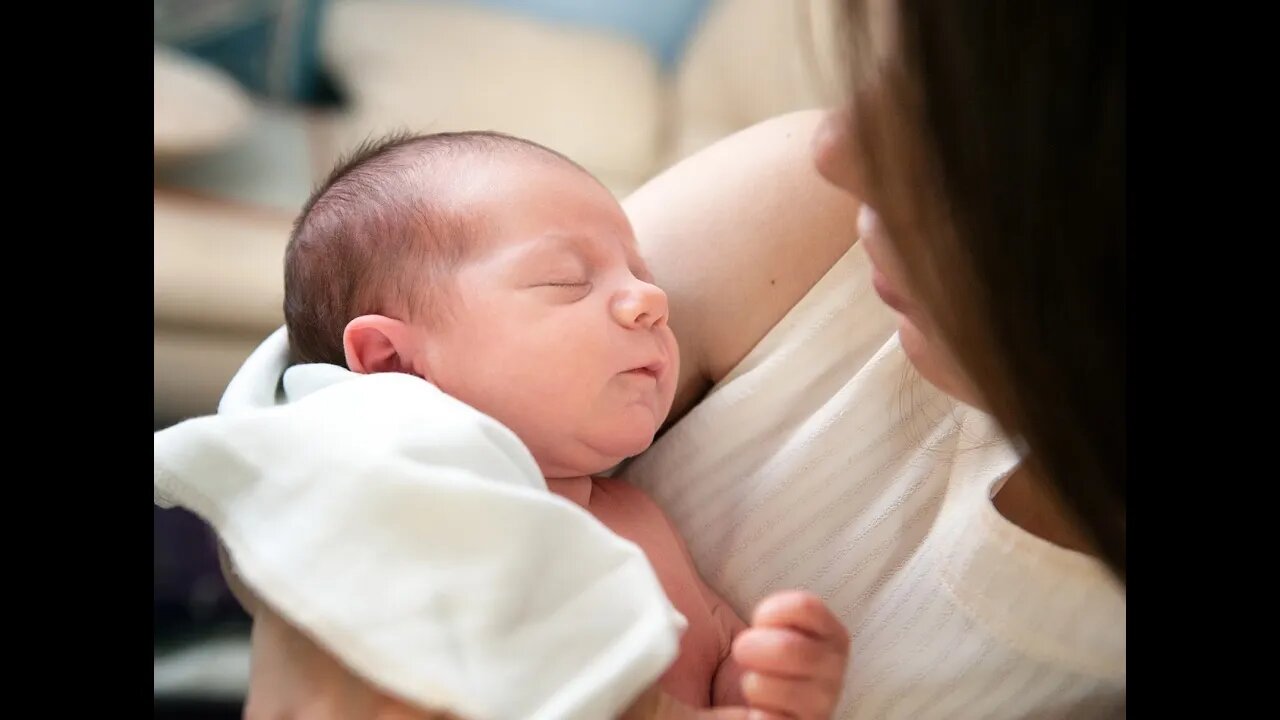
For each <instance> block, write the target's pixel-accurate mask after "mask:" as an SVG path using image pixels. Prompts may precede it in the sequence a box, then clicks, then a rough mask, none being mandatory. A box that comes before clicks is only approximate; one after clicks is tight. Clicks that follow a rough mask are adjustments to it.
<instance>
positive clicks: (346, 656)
mask: <svg viewBox="0 0 1280 720" xmlns="http://www.w3.org/2000/svg"><path fill="white" fill-rule="evenodd" d="M286 350H287V339H286V335H285V333H284V331H283V330H281V331H278V332H276V333H275V334H274V335H272V336H271V337H270V338H269V339H268V340H267V341H266V342H265V343H264V344H263V345H262V346H261V347H259V348H258V350H257V351H255V353H254V354H253V356H252V357H250V359H249V360H248V361H247V362H246V363H245V365H244V367H243V368H242V369H241V370H240V372H239V373H238V374H237V375H236V377H235V379H234V380H233V381H232V382H231V384H230V386H229V387H228V389H227V392H226V395H225V396H224V398H223V401H222V403H221V406H220V408H219V413H218V415H215V416H209V417H203V418H197V419H194V420H188V421H186V422H183V423H181V424H179V425H176V426H174V427H171V428H168V429H166V430H163V431H160V432H157V433H156V434H155V451H154V460H155V464H154V501H155V503H156V504H158V505H162V506H165V507H169V506H174V505H178V506H182V507H185V508H187V509H189V510H191V511H192V512H195V513H196V514H198V515H199V516H200V517H202V518H203V519H204V520H206V521H207V522H209V523H210V524H211V525H212V526H213V528H214V529H215V530H216V532H217V533H218V535H219V537H220V539H221V541H222V543H223V544H224V545H225V547H226V548H227V551H228V553H229V554H230V556H231V559H232V561H233V563H234V565H235V568H236V570H237V573H238V574H239V575H240V577H241V578H242V579H243V580H244V581H245V582H246V583H247V584H248V585H249V586H250V587H252V588H253V589H254V591H255V592H256V593H258V595H259V596H260V597H261V598H262V599H263V600H265V601H266V602H267V603H268V604H270V605H271V606H272V607H273V608H274V609H275V610H276V611H277V612H279V613H280V614H281V615H282V616H283V617H285V618H286V619H288V620H289V621H290V622H291V623H293V624H294V625H296V626H297V627H299V628H301V629H303V630H304V631H305V632H306V633H307V634H308V635H310V636H311V637H312V638H314V639H315V640H316V641H318V642H319V643H320V644H321V645H323V646H324V647H326V648H327V649H328V650H329V651H330V652H332V653H333V654H334V655H335V656H336V657H338V658H339V659H341V660H342V661H343V662H344V663H345V664H346V665H348V666H349V667H350V668H352V669H353V670H354V671H356V672H357V673H359V674H360V675H361V676H363V677H365V678H366V679H368V680H370V681H372V682H373V683H374V684H375V685H377V686H380V687H382V688H384V689H386V690H388V691H390V692H392V693H394V694H395V695H397V696H399V697H401V698H403V699H405V700H408V701H410V702H413V703H415V704H418V705H420V706H423V707H426V708H433V709H444V710H449V711H451V712H454V713H456V714H458V715H461V716H463V717H466V718H472V719H475V720H484V719H487V718H584V719H585V718H590V719H592V720H595V719H598V718H606V717H613V716H616V715H617V714H619V713H620V712H621V711H622V710H624V709H625V708H626V706H627V705H628V704H629V703H630V702H631V701H632V700H634V698H635V697H636V696H638V695H639V693H640V692H641V691H642V690H643V689H644V688H645V687H647V686H648V685H650V684H652V683H653V682H655V681H656V680H657V678H658V677H659V676H660V675H661V673H662V672H663V671H664V670H665V669H666V667H667V666H668V665H669V663H670V662H671V661H672V660H673V659H674V658H675V656H676V653H677V650H678V641H679V634H680V632H681V630H682V629H683V627H684V618H683V617H681V616H680V615H679V613H677V612H676V610H675V609H674V608H673V607H672V606H671V604H670V602H669V601H668V600H667V597H666V595H665V594H664V593H663V590H662V587H661V585H660V584H659V582H658V579H657V577H656V575H655V574H654V572H653V569H652V567H651V566H650V565H649V563H648V561H647V560H646V559H645V557H644V555H643V553H642V552H641V551H640V550H639V548H637V547H636V546H635V545H633V544H632V543H630V542H628V541H626V540H623V539H621V538H619V537H618V536H616V535H614V534H613V533H612V532H610V531H609V530H608V529H607V528H605V527H604V526H603V525H601V524H600V523H599V522H598V521H597V520H596V519H595V518H594V517H592V516H591V515H590V514H589V513H588V512H587V511H585V510H583V509H582V508H579V507H578V506H576V505H574V504H573V503H571V502H568V501H566V500H563V499H561V498H559V497H557V496H555V495H552V494H551V493H549V492H548V491H547V488H546V483H545V481H544V480H543V478H542V476H541V474H540V473H539V471H538V467H537V465H536V463H535V462H534V459H533V457H532V456H531V455H530V454H529V452H528V450H527V449H526V448H525V446H524V445H523V444H522V443H521V442H520V441H519V439H518V438H516V436H515V435H514V434H513V433H511V431H510V430H508V429H507V428H506V427H504V426H502V425H501V424H500V423H498V422H497V421H495V420H493V419H492V418H490V417H488V416H486V415H483V414H482V413H480V412H478V411H476V410H474V409H472V408H471V407H469V406H467V405H465V404H463V403H461V402H459V401H457V400H455V399H453V398H451V397H449V396H448V395H445V394H444V393H442V392H440V391H439V390H438V389H436V388H435V387H434V386H433V385H431V384H430V383H428V382H426V381H424V380H422V379H420V378H417V377H413V376H409V375H401V374H379V375H357V374H355V373H352V372H350V371H347V370H345V369H342V368H339V367H337V366H332V365H301V366H296V367H293V368H290V369H288V371H287V372H286V370H285V368H286V361H285V358H286ZM282 378H283V382H281V379H282Z"/></svg>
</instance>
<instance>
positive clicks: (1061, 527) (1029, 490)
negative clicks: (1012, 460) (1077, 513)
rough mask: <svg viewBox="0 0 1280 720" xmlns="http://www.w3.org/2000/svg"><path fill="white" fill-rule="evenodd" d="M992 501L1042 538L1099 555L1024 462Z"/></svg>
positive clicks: (1050, 488) (1041, 479) (1028, 530)
mask: <svg viewBox="0 0 1280 720" xmlns="http://www.w3.org/2000/svg"><path fill="white" fill-rule="evenodd" d="M992 504H994V505H995V507H996V510H997V511H999V513H1000V514H1001V515H1003V516H1004V517H1005V519H1006V520H1008V521H1009V522H1011V523H1013V524H1014V525H1017V526H1018V527H1020V528H1022V529H1023V530H1026V531H1027V532H1029V533H1031V534H1032V535H1035V536H1036V537H1039V538H1041V539H1042V540H1047V541H1048V542H1051V543H1053V544H1054V545H1058V546H1060V547H1064V548H1066V549H1068V550H1075V551H1077V552H1082V553H1084V554H1086V555H1092V556H1094V557H1097V555H1098V553H1097V551H1096V550H1095V549H1094V548H1093V545H1092V543H1090V542H1089V539H1088V537H1087V536H1086V535H1085V533H1084V531H1083V530H1081V528H1080V526H1079V523H1077V522H1076V520H1075V518H1074V517H1072V515H1071V513H1070V512H1069V511H1068V510H1067V509H1066V508H1065V507H1063V506H1062V502H1061V501H1060V500H1059V499H1058V498H1057V496H1056V495H1055V494H1054V492H1053V490H1052V487H1051V486H1050V485H1049V483H1048V482H1047V481H1046V480H1045V479H1044V478H1043V477H1042V476H1040V475H1038V474H1036V473H1035V472H1034V471H1033V470H1031V469H1030V468H1028V467H1027V465H1026V464H1025V463H1023V464H1021V465H1019V466H1018V468H1017V469H1016V470H1014V471H1013V474H1012V475H1010V476H1009V479H1008V480H1006V481H1005V482H1004V485H1002V486H1001V487H1000V490H999V491H997V492H996V495H995V497H994V498H992Z"/></svg>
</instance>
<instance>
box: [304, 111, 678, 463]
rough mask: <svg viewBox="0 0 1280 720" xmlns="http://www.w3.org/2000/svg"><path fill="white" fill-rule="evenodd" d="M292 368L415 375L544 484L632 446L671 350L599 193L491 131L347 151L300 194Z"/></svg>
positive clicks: (670, 382)
mask: <svg viewBox="0 0 1280 720" xmlns="http://www.w3.org/2000/svg"><path fill="white" fill-rule="evenodd" d="M284 309H285V323H286V325H287V326H288V329H289V344H290V347H291V352H292V353H293V357H292V361H293V362H294V363H310V362H323V363H333V364H337V365H344V366H346V367H348V368H350V369H351V370H353V371H355V372H361V373H375V372H404V373H412V374H414V375H418V376H420V377H423V378H426V379H427V380H429V381H431V382H433V383H434V384H435V385H436V386H438V387H439V388H440V389H441V390H443V391H444V392H446V393H448V394H450V395H452V396H454V397H456V398H458V399H459V400H461V401H463V402H465V403H467V404H469V405H471V406H473V407H475V408H476V409H478V410H480V411H481V412H484V413H486V414H488V415H490V416H491V417H493V418H495V419H497V420H498V421H499V422H502V423H503V424H504V425H506V426H507V427H509V428H511V430H512V431H514V432H515V433H516V435H518V436H519V437H520V439H521V440H522V441H523V442H524V443H525V444H526V445H527V446H528V447H529V449H530V451H531V452H532V453H533V456H534V458H535V459H536V460H537V461H538V464H539V465H540V466H541V468H542V471H543V473H544V474H545V475H547V476H548V477H570V476H576V475H583V474H590V473H595V472H599V471H601V470H604V469H606V468H609V467H611V466H613V465H614V464H616V463H617V462H619V461H620V460H622V459H624V458H626V457H629V456H631V455H635V454H636V453H639V452H640V451H642V450H644V449H645V448H646V447H648V446H649V444H650V443H651V442H652V441H653V435H654V433H655V432H656V431H657V429H658V427H659V425H660V424H661V423H662V421H663V419H664V418H665V417H666V414H667V412H668V410H670V408H671V401H672V397H673V396H674V394H675V383H676V377H677V374H678V370H679V367H678V363H679V353H678V350H677V347H676V341H675V336H674V335H673V334H672V332H671V329H670V328H669V327H668V326H667V298H666V295H665V294H664V293H663V292H662V290H660V289H659V288H657V287H656V286H654V285H653V281H652V278H651V277H650V276H649V273H648V270H647V269H646V267H645V265H644V262H643V261H642V260H641V259H640V257H639V255H638V253H637V251H636V245H635V238H634V236H633V233H632V230H631V225H630V223H629V222H628V221H627V217H626V215H625V214H624V213H623V211H622V208H621V207H620V206H619V205H618V203H617V201H616V200H615V199H614V198H613V196H612V194H610V193H609V191H608V190H607V189H605V188H604V186H602V185H601V184H600V183H599V182H598V181H596V180H595V178H593V177H592V176H591V175H590V174H589V173H587V172H586V171H585V170H583V169H582V168H581V167H579V166H578V165H576V164H575V163H573V162H572V161H570V160H568V159H567V158H565V157H563V156H561V155H559V154H558V153H555V152H553V151H551V150H549V149H547V148H544V147H542V146H540V145H537V144H535V143H532V142H528V141H525V140H520V139H518V138H513V137H509V136H506V135H501V134H497V133H486V132H469V133H441V134H436V135H425V136H400V137H395V138H392V139H389V140H385V141H382V142H379V143H377V144H373V145H368V146H365V147H363V148H361V149H360V150H358V151H357V152H356V153H355V155H354V156H353V157H351V158H349V159H347V160H346V161H345V162H343V163H342V164H340V165H339V167H338V168H337V169H336V170H335V171H334V172H333V174H332V175H331V176H330V177H329V179H328V180H327V181H326V182H325V183H324V184H323V185H322V186H321V187H320V188H319V189H318V190H317V191H316V192H315V193H314V194H313V195H312V197H311V199H310V200H309V201H308V202H307V204H306V206H305V207H304V208H303V211H302V214H301V215H300V216H299V218H298V220H297V222H296V223H295V226H294V231H293V235H292V237H291V238H290V241H289V247H288V251H287V252H286V255H285V303H284Z"/></svg>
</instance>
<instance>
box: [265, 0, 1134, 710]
mask: <svg viewBox="0 0 1280 720" xmlns="http://www.w3.org/2000/svg"><path fill="white" fill-rule="evenodd" d="M845 5H846V8H845V10H846V13H845V17H846V19H847V20H848V23H847V31H846V40H847V43H846V47H847V49H849V50H850V57H851V62H850V68H851V71H850V73H849V78H850V81H851V82H850V86H851V87H850V94H849V97H850V102H849V103H848V105H847V106H846V107H845V108H842V109H840V110H838V111H835V112H831V113H827V114H818V113H800V114H796V115H791V116H787V117H783V118H778V119H775V120H772V121H769V122H766V123H763V124H761V125H759V126H756V127H754V128H751V129H748V130H746V131H743V132H742V133H739V134H738V135H735V136H733V137H731V138H728V139H726V140H724V141H722V142H721V143H719V144H717V145H716V146H714V147H712V148H710V149H708V150H706V151H704V152H702V153H700V154H698V155H697V156H695V157H693V158H691V159H689V160H687V161H685V162H683V163H681V164H680V165H678V166H676V167H675V168H672V169H671V170H669V171H668V172H666V173H665V174H664V175H662V176H660V177H659V178H657V179H655V180H654V181H653V182H651V183H650V184H649V185H647V186H646V187H644V188H642V189H641V190H640V191H638V192H637V193H636V194H635V195H634V196H633V197H631V198H630V199H629V200H628V202H627V204H626V205H627V210H628V213H629V214H630V215H631V217H632V220H633V223H634V225H635V227H636V232H637V236H638V237H639V238H640V240H641V243H642V245H643V247H644V250H645V254H646V256H647V259H648V261H649V264H650V266H651V268H652V269H653V271H654V273H655V275H656V276H657V278H658V280H659V282H660V284H661V285H663V287H664V288H665V289H666V291H667V293H668V295H669V297H670V299H671V305H672V312H671V318H672V326H673V328H674V329H675V331H676V333H677V335H678V337H679V339H680V343H681V353H682V358H681V360H682V362H681V366H682V368H681V372H682V377H681V381H680V390H679V393H678V395H677V401H676V406H675V408H674V410H673V414H672V422H671V424H670V425H669V427H668V429H667V431H666V433H665V434H664V435H663V436H662V437H661V438H659V440H658V442H657V443H655V445H654V446H653V447H652V448H651V449H650V450H649V451H648V452H646V453H645V455H643V456H641V457H640V458H638V459H637V460H636V461H635V462H634V463H633V464H632V465H631V466H630V467H628V468H627V469H626V473H627V475H628V476H629V477H630V478H631V479H632V480H633V481H634V482H636V483H637V484H639V485H640V486H641V487H644V488H645V489H646V490H648V491H649V492H650V493H651V494H652V495H653V496H654V497H655V499H657V500H658V501H659V503H660V504H663V505H664V506H665V507H666V509H667V510H668V512H669V513H670V514H671V516H672V519H673V520H674V522H675V523H676V524H677V526H678V528H679V530H680V531H681V532H682V534H684V536H685V537H686V539H687V540H688V541H689V545H690V549H691V551H692V552H693V554H694V557H695V560H696V561H697V562H698V565H699V567H700V569H701V570H702V571H703V574H704V575H705V576H706V577H707V578H708V580H709V582H711V584H712V585H713V586H716V589H717V590H719V591H721V592H722V594H724V595H725V597H726V598H728V599H729V600H730V601H731V602H734V603H735V604H737V605H738V606H739V610H740V611H741V610H743V609H745V608H749V607H750V605H751V603H752V602H753V601H754V600H756V599H758V598H759V597H761V596H763V594H765V593H767V592H768V591H770V590H771V589H774V588H777V587H783V586H801V587H808V588H810V589H813V590H815V591H816V592H818V593H819V594H821V595H823V597H824V598H826V599H827V600H828V602H829V603H831V604H832V606H833V607H834V608H836V609H837V611H838V612H840V613H841V618H842V620H843V621H844V622H845V624H846V626H847V627H848V628H849V629H850V632H851V635H852V654H851V660H850V666H851V667H850V673H849V675H848V677H847V679H846V685H845V695H844V703H843V705H842V708H841V711H840V716H841V717H951V718H954V717H1025V716H1036V717H1050V716H1052V717H1056V716H1082V717H1099V716H1106V715H1116V714H1123V713H1124V707H1125V641H1124V610H1125V607H1124V591H1123V583H1124V577H1125V477H1126V474H1125V459H1126V455H1125V453H1126V434H1125V397H1124V388H1125V370H1124V368H1125V350H1124V348H1125V327H1124V292H1125V260H1124V253H1125V210H1124V172H1125V166H1124V140H1123V137H1124V120H1125V113H1124V73H1125V43H1124V27H1123V9H1122V6H1121V5H1117V4H1113V3H1089V2H1079V3H1058V4H1052V5H1051V6H1049V7H1046V4H1038V3H1037V4H1032V3H1019V2H1007V3H996V4H992V3H948V2H941V1H937V2H924V1H919V2H917V1H912V0H900V1H898V2H892V1H890V0H885V1H883V2H881V1H880V0H873V1H872V2H868V3H856V2H849V3H845ZM861 201H865V203H866V204H865V206H864V205H862V204H861ZM859 237H861V240H862V242H859V243H856V244H855V240H856V239H858V238H859ZM871 290H873V291H874V295H872V293H871V292H869V291H871ZM875 296H878V297H879V298H880V299H881V300H882V301H883V303H884V305H880V304H878V303H876V302H874V301H871V300H869V299H868V298H872V297H875ZM886 306H887V308H886ZM908 362H909V364H910V366H911V367H913V368H914V370H915V371H918V376H916V375H915V374H914V373H911V372H908V370H907V369H908V364H907V363H908ZM938 391H941V392H940V393H939V392H938ZM975 408H976V409H980V410H981V411H979V410H976V409H975ZM992 419H993V420H994V423H993V422H991V420H992ZM254 652H255V655H254V658H255V666H254V677H253V687H252V690H251V695H250V707H251V708H252V709H254V710H255V712H257V711H262V712H266V713H268V714H270V713H271V712H274V711H276V710H278V709H289V708H297V707H300V706H301V705H302V704H303V703H305V704H307V706H308V707H312V708H315V707H322V708H330V709H332V708H336V707H339V706H340V704H341V703H342V702H351V701H352V700H350V698H354V697H357V696H360V692H356V691H354V690H352V691H350V692H347V691H346V690H344V689H343V688H348V689H349V688H353V687H359V686H360V685H359V683H358V681H355V680H354V679H353V678H351V677H350V676H349V675H347V674H346V673H345V671H343V670H342V669H341V668H340V667H339V666H337V665H336V664H335V663H333V662H332V661H331V660H329V659H327V657H326V656H325V655H324V654H323V653H322V652H321V651H319V650H318V649H316V648H315V647H314V646H311V645H309V644H307V643H306V642H305V641H304V640H302V639H301V638H300V637H299V636H298V634H297V633H296V632H294V631H293V630H292V629H291V628H289V627H288V626H287V625H285V624H283V623H282V622H280V620H279V619H278V618H275V617H274V616H271V615H269V614H267V613H262V614H260V615H259V616H258V625H257V626H256V627H255V650H254ZM773 691H774V692H776V693H777V694H778V695H779V697H781V696H784V695H785V694H786V693H787V692H788V688H787V687H785V686H779V687H777V688H774V689H773ZM361 692H363V691H361ZM344 693H345V694H344Z"/></svg>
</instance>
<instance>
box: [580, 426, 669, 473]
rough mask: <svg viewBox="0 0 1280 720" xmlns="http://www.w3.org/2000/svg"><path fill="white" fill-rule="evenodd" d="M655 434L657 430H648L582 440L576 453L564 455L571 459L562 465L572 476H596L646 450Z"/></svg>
mask: <svg viewBox="0 0 1280 720" xmlns="http://www.w3.org/2000/svg"><path fill="white" fill-rule="evenodd" d="M656 432H657V428H648V429H644V430H635V431H631V432H616V433H609V434H608V435H602V436H596V437H591V438H584V439H583V441H582V442H581V444H580V445H579V448H578V449H579V451H578V452H574V453H566V455H572V456H573V459H572V461H570V462H566V463H563V465H565V466H567V467H568V468H569V469H570V470H571V472H572V473H574V474H579V475H597V474H599V473H602V472H604V471H606V470H609V469H610V468H613V467H615V466H617V465H618V463H620V462H622V461H623V460H626V459H627V458H629V457H633V456H635V455H639V454H640V453H642V452H644V451H645V450H648V449H649V446H650V445H652V444H653V436H654V435H655V434H656Z"/></svg>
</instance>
